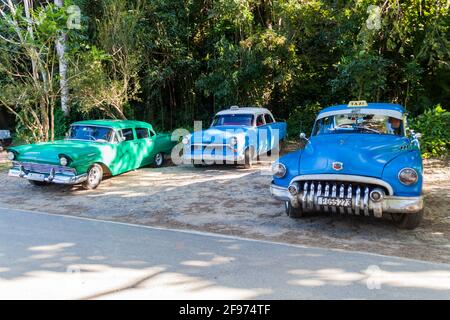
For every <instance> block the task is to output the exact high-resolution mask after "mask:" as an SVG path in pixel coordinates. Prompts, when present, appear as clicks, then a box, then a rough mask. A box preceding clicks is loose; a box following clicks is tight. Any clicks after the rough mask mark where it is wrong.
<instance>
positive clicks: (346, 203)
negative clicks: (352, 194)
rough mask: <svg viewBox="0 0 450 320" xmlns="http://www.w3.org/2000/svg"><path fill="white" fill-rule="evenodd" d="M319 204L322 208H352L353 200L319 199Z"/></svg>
mask: <svg viewBox="0 0 450 320" xmlns="http://www.w3.org/2000/svg"><path fill="white" fill-rule="evenodd" d="M317 204H318V205H322V206H333V207H351V206H352V199H342V198H330V197H317Z"/></svg>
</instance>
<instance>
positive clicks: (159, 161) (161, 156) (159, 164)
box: [153, 152, 164, 167]
mask: <svg viewBox="0 0 450 320" xmlns="http://www.w3.org/2000/svg"><path fill="white" fill-rule="evenodd" d="M153 163H154V164H155V166H156V167H162V166H163V164H164V154H163V153H162V152H158V153H157V154H156V155H155V159H153Z"/></svg>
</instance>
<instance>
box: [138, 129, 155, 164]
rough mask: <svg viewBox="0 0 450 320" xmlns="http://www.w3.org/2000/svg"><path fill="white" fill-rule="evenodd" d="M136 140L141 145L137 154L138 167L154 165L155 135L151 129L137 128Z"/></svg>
mask: <svg viewBox="0 0 450 320" xmlns="http://www.w3.org/2000/svg"><path fill="white" fill-rule="evenodd" d="M135 130H136V139H137V143H138V145H139V149H138V152H137V154H136V160H137V166H138V167H142V166H146V165H148V164H150V163H152V161H153V158H154V156H155V154H154V152H153V150H154V149H155V139H154V136H155V135H154V133H153V132H151V130H150V129H149V128H136V129H135Z"/></svg>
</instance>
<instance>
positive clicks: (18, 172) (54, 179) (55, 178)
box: [8, 167, 87, 185]
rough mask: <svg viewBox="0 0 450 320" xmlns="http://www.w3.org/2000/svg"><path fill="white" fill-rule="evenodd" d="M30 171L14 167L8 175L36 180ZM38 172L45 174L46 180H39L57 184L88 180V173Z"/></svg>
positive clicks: (70, 183) (77, 182)
mask: <svg viewBox="0 0 450 320" xmlns="http://www.w3.org/2000/svg"><path fill="white" fill-rule="evenodd" d="M29 173H30V172H28V173H27V172H25V171H24V170H22V169H21V168H16V167H14V168H12V169H10V170H9V172H8V176H10V177H16V178H24V179H27V180H34V179H31V177H30V176H29ZM35 173H36V174H42V175H43V176H44V180H38V181H43V182H49V183H57V184H69V185H72V184H79V183H82V182H84V181H86V180H87V174H86V173H85V174H81V175H78V176H76V175H68V174H61V173H55V174H52V173H48V174H47V173H40V172H35Z"/></svg>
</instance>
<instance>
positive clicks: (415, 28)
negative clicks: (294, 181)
mask: <svg viewBox="0 0 450 320" xmlns="http://www.w3.org/2000/svg"><path fill="white" fill-rule="evenodd" d="M49 3H51V2H39V4H36V5H35V7H36V13H35V14H34V15H33V17H34V19H36V21H39V24H36V30H35V33H36V38H37V40H39V41H41V40H48V43H47V46H44V47H43V48H44V50H43V51H40V52H42V53H43V54H44V53H45V52H46V50H47V49H48V50H47V51H48V52H52V50H53V46H52V45H51V44H52V43H53V41H54V38H55V35H56V34H57V33H58V32H59V31H60V30H65V31H67V32H68V47H69V50H68V54H67V59H68V60H69V61H70V68H69V73H70V82H69V86H70V94H71V100H70V101H71V104H72V106H71V107H72V116H73V117H74V118H71V120H76V119H81V118H104V117H107V118H121V117H126V118H136V119H139V120H144V121H149V122H151V123H152V124H153V125H154V126H156V127H157V128H159V129H160V130H171V129H175V128H177V127H190V126H192V124H193V122H194V121H195V120H202V121H205V122H207V123H209V122H210V119H211V117H212V115H213V114H214V113H215V112H217V111H218V110H220V109H222V108H225V107H227V106H229V105H234V104H238V105H261V106H266V107H269V108H270V109H271V111H272V112H273V113H274V115H275V117H276V118H279V119H288V118H289V120H288V125H289V133H290V135H291V137H297V136H298V133H299V131H300V130H302V131H304V132H305V133H307V134H308V133H309V132H311V127H312V122H313V119H314V116H315V114H316V113H317V111H318V110H319V109H320V108H323V107H325V106H328V105H333V104H338V103H345V102H348V101H349V100H352V99H358V98H359V99H366V100H368V101H372V102H397V103H400V104H402V105H404V106H405V107H406V108H407V109H408V111H410V112H411V114H412V115H414V116H417V115H419V114H421V113H423V112H424V111H425V109H426V108H427V107H429V106H433V105H437V104H441V105H443V106H448V105H449V103H450V64H449V61H450V50H449V48H450V42H449V39H450V29H449V25H450V23H449V22H450V18H449V17H450V15H449V12H448V11H449V7H448V2H447V0H427V1H418V0H404V1H398V0H351V1H336V0H304V1H298V0H272V1H267V0H207V1H194V0H183V1H182V0H171V1H167V0H128V1H126V0H71V1H70V2H69V1H65V4H66V6H67V5H70V4H76V5H78V6H80V8H81V12H82V14H83V16H82V20H81V21H82V27H83V28H82V30H66V26H65V23H64V21H65V19H66V18H67V17H66V13H65V11H64V10H59V9H58V8H56V7H55V6H54V5H50V4H49ZM371 6H375V7H371ZM21 8H22V7H21ZM21 10H22V9H21ZM19 16H20V14H19ZM378 18H379V19H378ZM4 23H5V21H4V19H3V20H2V21H0V35H5V34H6V35H7V34H9V33H11V32H12V31H11V28H10V29H4V28H2V26H4ZM26 23H27V22H26V19H21V20H20V24H21V26H26ZM37 40H36V41H37ZM0 49H2V50H0V62H1V63H0V83H1V84H2V87H3V88H6V90H3V92H9V93H10V95H9V97H7V98H4V99H3V100H4V102H6V103H9V104H11V103H14V101H15V100H14V98H15V94H14V92H15V93H17V94H18V96H17V100H18V101H20V103H21V105H22V103H26V105H28V106H33V108H34V107H35V105H36V101H37V100H38V98H39V94H40V93H42V91H39V90H36V89H34V88H33V87H32V86H30V84H29V83H27V84H18V83H19V82H20V81H16V83H13V85H14V86H15V89H14V90H13V89H11V88H9V87H8V86H7V85H11V81H6V80H8V79H9V78H10V77H9V76H8V74H7V73H5V72H3V71H2V70H4V69H8V70H17V68H16V67H15V66H12V65H11V64H12V62H14V60H13V59H10V57H11V56H14V55H13V54H12V52H13V51H11V45H10V44H8V43H5V42H2V41H0ZM21 50H22V49H21ZM48 65H49V66H51V67H52V68H53V69H54V70H57V60H55V57H53V56H52V57H51V59H48ZM2 68H3V69H2ZM18 70H19V71H20V72H21V73H22V72H29V64H25V65H23V66H20V68H19V69H18ZM5 79H6V80H5ZM19 79H20V78H19ZM56 80H57V79H56ZM52 87H57V83H52ZM21 92H26V93H29V94H26V95H24V94H22V95H21V94H20V93H21ZM3 96H4V94H3ZM1 97H2V94H1V93H0V98H1ZM51 98H52V99H51V100H50V105H49V107H52V108H55V110H56V109H57V108H58V101H59V98H58V97H57V96H51ZM33 103H34V104H33ZM56 118H57V116H55V119H56ZM20 122H21V120H20V119H19V120H18V123H20ZM55 127H56V125H55ZM56 129H57V128H55V130H56ZM37 134H38V135H39V134H40V133H37ZM426 149H427V147H425V148H424V150H426ZM438 149H439V148H438ZM430 150H431V149H430ZM426 152H428V153H430V154H431V153H432V152H431V151H426Z"/></svg>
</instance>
